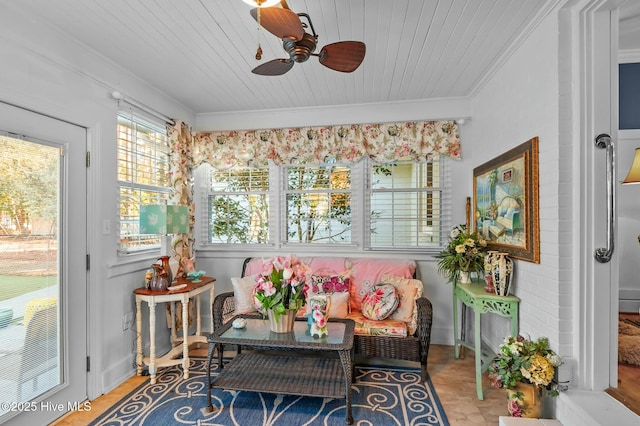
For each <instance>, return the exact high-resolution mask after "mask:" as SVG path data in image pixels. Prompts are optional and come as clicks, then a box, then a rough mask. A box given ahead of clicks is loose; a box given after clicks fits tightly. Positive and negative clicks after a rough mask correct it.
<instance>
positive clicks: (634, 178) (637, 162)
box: [622, 148, 640, 184]
mask: <svg viewBox="0 0 640 426" xmlns="http://www.w3.org/2000/svg"><path fill="white" fill-rule="evenodd" d="M622 183H623V184H626V183H640V148H636V155H635V156H634V157H633V163H632V164H631V168H630V169H629V173H627V177H626V178H625V179H624V180H623V181H622Z"/></svg>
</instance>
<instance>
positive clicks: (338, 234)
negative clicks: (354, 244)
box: [285, 163, 351, 244]
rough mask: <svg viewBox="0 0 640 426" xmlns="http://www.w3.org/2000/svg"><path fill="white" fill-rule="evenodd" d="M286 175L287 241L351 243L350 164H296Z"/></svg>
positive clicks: (286, 170) (286, 171) (287, 168)
mask: <svg viewBox="0 0 640 426" xmlns="http://www.w3.org/2000/svg"><path fill="white" fill-rule="evenodd" d="M285 175H286V180H287V181H286V191H285V194H286V216H285V217H286V225H285V226H286V242H287V243H308V244H318V243H321V244H339V243H351V168H350V167H346V166H338V165H335V164H332V163H327V164H326V165H323V166H293V167H286V168H285Z"/></svg>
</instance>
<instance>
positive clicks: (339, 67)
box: [318, 41, 367, 72]
mask: <svg viewBox="0 0 640 426" xmlns="http://www.w3.org/2000/svg"><path fill="white" fill-rule="evenodd" d="M366 51H367V47H366V45H365V44H364V43H363V42H361V41H339V42H337V43H331V44H327V45H326V46H325V47H323V48H322V50H321V51H320V53H319V54H318V56H319V61H320V63H321V64H322V65H324V66H325V67H327V68H331V69H332V70H335V71H340V72H353V71H355V70H356V69H357V68H358V67H359V66H360V64H361V63H362V60H363V59H364V55H365V53H366Z"/></svg>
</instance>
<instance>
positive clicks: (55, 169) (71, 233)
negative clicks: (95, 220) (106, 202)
mask: <svg viewBox="0 0 640 426" xmlns="http://www.w3.org/2000/svg"><path fill="white" fill-rule="evenodd" d="M85 153H86V132H85V129H84V128H81V127H78V126H74V125H71V124H68V123H64V122H60V121H57V120H54V119H51V118H49V117H44V116H41V115H39V114H35V113H33V112H29V111H25V110H21V109H19V108H15V107H11V106H8V105H4V104H0V170H2V173H1V175H0V423H2V422H4V421H9V422H10V423H13V422H15V423H16V424H45V423H48V422H50V421H52V420H54V419H56V418H57V417H60V416H61V415H63V414H64V413H65V412H67V411H70V410H74V409H82V407H83V406H82V404H80V402H81V401H83V400H84V399H85V398H86V394H87V391H86V370H87V369H86V365H87V362H86V354H87V349H86V335H87V333H86V320H87V318H86V301H87V299H86V294H87V292H86V282H87V278H86V277H87V274H86V266H85V262H86V261H85V259H86V247H87V244H86V167H85V160H84V158H85V155H86V154H85Z"/></svg>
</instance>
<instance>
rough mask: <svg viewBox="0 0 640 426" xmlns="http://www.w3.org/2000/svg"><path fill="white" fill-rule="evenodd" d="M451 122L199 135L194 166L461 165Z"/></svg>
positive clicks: (194, 155) (453, 122)
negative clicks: (444, 160) (364, 161)
mask: <svg viewBox="0 0 640 426" xmlns="http://www.w3.org/2000/svg"><path fill="white" fill-rule="evenodd" d="M460 150H461V147H460V138H459V136H458V126H457V125H456V123H455V121H410V122H394V123H381V124H351V125H338V126H319V127H298V128H290V129H263V130H233V131H216V132H203V133H198V134H197V135H196V136H195V138H194V150H193V165H194V166H198V165H200V164H203V163H208V164H210V165H212V166H213V167H216V168H229V167H233V166H234V165H236V164H238V163H243V164H250V165H266V164H267V162H268V160H271V161H273V162H274V163H275V164H279V165H280V164H322V163H325V162H326V160H327V159H329V158H333V159H335V161H336V162H338V163H354V162H357V161H358V160H360V159H361V158H362V157H365V156H367V157H369V158H371V159H372V160H373V161H375V162H378V163H386V162H391V161H394V160H396V159H398V158H411V159H412V160H414V161H429V160H430V159H431V158H432V157H434V156H436V155H443V156H447V157H451V158H454V159H460Z"/></svg>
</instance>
